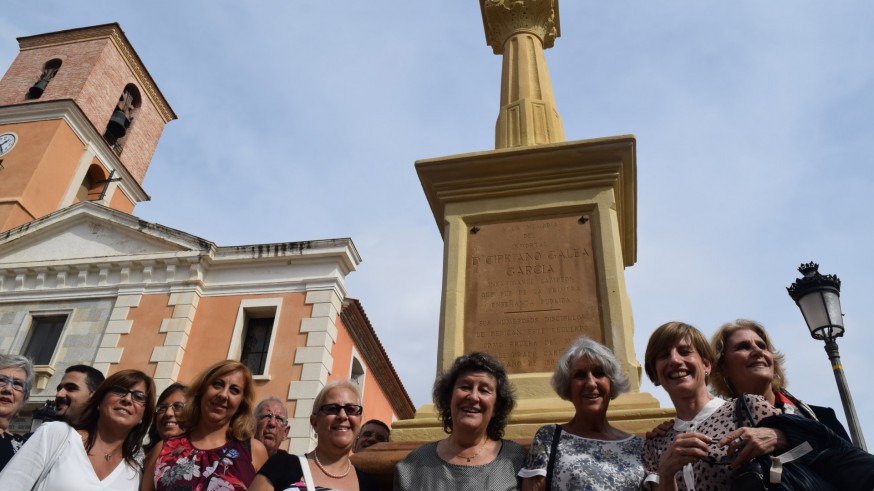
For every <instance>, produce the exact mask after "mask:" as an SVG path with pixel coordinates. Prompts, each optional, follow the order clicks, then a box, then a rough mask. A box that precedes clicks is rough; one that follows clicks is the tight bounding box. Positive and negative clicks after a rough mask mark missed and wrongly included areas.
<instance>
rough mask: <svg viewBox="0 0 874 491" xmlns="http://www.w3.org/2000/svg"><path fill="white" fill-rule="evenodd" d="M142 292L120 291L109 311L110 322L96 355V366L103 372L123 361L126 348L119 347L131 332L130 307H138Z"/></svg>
mask: <svg viewBox="0 0 874 491" xmlns="http://www.w3.org/2000/svg"><path fill="white" fill-rule="evenodd" d="M142 298H143V295H142V293H126V294H125V293H119V295H118V297H116V300H115V305H114V306H113V308H112V311H111V312H110V313H109V322H107V323H106V330H105V331H104V334H103V338H101V340H100V347H99V348H97V355H96V356H95V357H94V368H96V369H98V370H100V371H101V372H103V373H109V369H110V368H111V366H112V365H113V364H115V363H118V362H119V361H121V357H122V355H123V354H124V348H122V347H119V346H118V344H119V342H120V341H121V336H123V335H125V334H130V330H131V328H132V327H133V321H130V320H128V315H129V314H130V309H132V308H137V307H138V306H139V305H140V300H142Z"/></svg>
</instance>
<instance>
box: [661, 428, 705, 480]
mask: <svg viewBox="0 0 874 491" xmlns="http://www.w3.org/2000/svg"><path fill="white" fill-rule="evenodd" d="M712 441H713V439H712V438H710V437H709V436H707V435H705V434H703V433H694V432H689V433H681V434H679V435H677V438H675V439H674V441H673V442H671V446H670V447H668V449H667V450H665V451H664V452H663V453H662V457H661V461H660V462H659V475H660V476H661V479H665V478H669V479H673V478H674V475H675V474H676V473H677V472H679V471H680V469H682V468H683V466H684V465H686V464H691V463H692V462H695V461H697V460H699V459H703V458H704V457H707V453H708V446H709V445H710V442H712Z"/></svg>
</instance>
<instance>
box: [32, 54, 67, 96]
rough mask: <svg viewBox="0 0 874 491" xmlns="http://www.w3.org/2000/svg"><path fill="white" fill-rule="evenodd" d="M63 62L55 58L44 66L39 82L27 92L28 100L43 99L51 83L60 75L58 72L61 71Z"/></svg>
mask: <svg viewBox="0 0 874 491" xmlns="http://www.w3.org/2000/svg"><path fill="white" fill-rule="evenodd" d="M62 63H63V62H62V61H61V60H60V59H58V58H54V59H51V60H49V61H47V62H46V64H45V65H43V69H42V74H41V75H40V76H39V80H37V81H36V83H34V84H33V85H32V86H31V87H30V89H28V90H27V98H28V99H39V98H40V97H42V94H43V92H45V90H46V87H48V86H49V82H51V81H52V79H53V78H55V75H57V74H58V70H60V69H61V64H62Z"/></svg>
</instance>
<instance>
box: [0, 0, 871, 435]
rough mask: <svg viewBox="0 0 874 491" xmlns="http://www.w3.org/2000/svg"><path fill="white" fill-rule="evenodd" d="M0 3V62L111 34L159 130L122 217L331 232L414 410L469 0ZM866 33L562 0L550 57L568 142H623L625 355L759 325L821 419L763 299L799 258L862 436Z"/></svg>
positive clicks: (742, 6)
mask: <svg viewBox="0 0 874 491" xmlns="http://www.w3.org/2000/svg"><path fill="white" fill-rule="evenodd" d="M6 3H7V4H8V6H7V11H8V12H12V14H10V15H7V16H4V18H3V19H0V66H2V67H3V69H4V70H5V67H7V66H8V65H9V63H11V61H12V59H13V58H14V56H15V55H16V53H17V51H18V49H17V43H16V42H15V37H17V36H25V35H33V34H39V33H44V32H50V31H55V30H61V29H68V28H73V27H81V26H86V25H93V24H100V23H106V22H119V23H120V24H121V26H122V28H123V29H124V30H125V32H126V34H127V36H128V38H129V39H130V41H131V42H132V44H133V45H134V48H135V49H136V50H137V52H138V53H139V54H140V57H141V58H142V60H143V61H144V63H145V64H146V66H147V67H148V69H149V71H150V72H151V74H152V76H153V77H154V79H155V80H156V81H157V83H158V85H159V86H160V87H161V89H162V91H163V93H164V95H165V96H166V97H167V99H168V100H169V101H170V104H171V105H172V106H173V108H174V109H175V111H176V113H177V114H178V115H179V120H178V121H174V122H172V123H170V124H169V125H168V126H167V127H166V129H165V132H164V135H163V137H162V140H161V143H160V145H159V146H158V151H157V152H156V153H155V156H154V159H153V161H152V166H151V168H150V170H149V173H148V174H147V177H146V181H145V188H146V191H147V192H148V193H150V194H151V196H152V201H151V202H147V203H142V204H140V205H139V206H138V207H137V209H136V215H138V216H140V217H141V218H143V219H145V220H149V221H154V222H158V223H161V224H164V225H167V226H170V227H174V228H177V229H181V230H184V231H186V232H189V233H192V234H195V235H198V236H200V237H203V238H205V239H207V240H210V241H213V242H215V243H217V244H219V245H240V244H253V243H267V242H286V241H300V240H313V239H324V238H336V237H351V238H352V239H353V241H354V242H355V244H356V246H357V247H358V249H359V251H360V252H361V255H362V257H363V258H364V263H363V264H362V265H361V267H360V269H359V270H358V271H357V272H355V273H353V274H352V275H351V276H350V277H349V279H348V287H349V293H350V295H351V296H353V297H356V298H359V299H361V301H362V303H363V305H364V307H365V309H366V310H367V313H368V315H369V317H370V320H371V321H372V323H373V324H374V326H375V327H376V329H377V332H378V333H379V335H380V338H381V339H382V342H383V344H384V346H385V348H386V350H387V351H388V353H389V356H390V357H391V359H392V361H393V362H394V365H395V367H396V368H397V371H398V372H399V373H400V374H401V377H402V379H403V381H404V383H405V385H406V387H407V390H408V391H409V392H410V394H411V396H412V397H413V400H414V402H415V403H416V405H421V404H424V403H426V402H427V401H428V398H429V392H430V385H431V382H432V380H433V376H434V368H435V366H436V345H437V329H438V326H437V324H438V318H439V307H440V290H441V285H440V282H441V274H442V273H441V268H442V241H441V239H440V235H439V233H438V230H437V227H436V225H435V223H434V219H433V217H432V216H431V212H430V210H429V208H428V205H427V202H426V200H425V197H424V194H423V193H422V190H421V186H420V184H419V181H418V178H417V177H416V174H415V170H414V167H413V163H414V162H415V161H416V160H417V159H424V158H431V157H439V156H446V155H452V154H457V153H465V152H472V151H481V150H489V149H492V148H494V123H495V119H496V117H497V114H498V96H499V82H500V70H501V65H500V61H501V60H500V57H498V56H495V55H493V54H492V52H491V48H489V47H487V46H486V45H485V37H484V34H483V31H482V22H481V18H480V13H479V7H478V5H477V2H476V1H474V0H467V1H460V0H454V1H445V2H387V1H386V2H349V1H346V2H327V1H324V0H293V1H292V0H285V1H279V0H263V1H258V2H254V1H253V2H229V1H224V0H209V1H207V0H201V1H193V0H189V1H174V2H169V1H162V0H160V1H151V2H118V1H113V2H105V1H96V0H94V1H92V0H87V1H86V0H44V1H43V2H40V4H39V7H36V4H34V3H33V2H30V1H22V0H6ZM872 25H874V4H871V3H870V2H865V1H862V0H850V1H844V2H838V3H835V2H831V3H824V2H811V1H806V0H801V1H788V0H775V1H770V2H761V1H751V0H738V1H735V2H713V1H691V0H687V1H673V2H657V1H638V2H631V1H619V2H592V1H583V0H571V1H569V0H564V1H563V2H562V3H561V32H562V36H561V37H560V38H559V39H558V40H557V41H556V45H555V48H553V49H551V50H548V51H547V53H546V56H547V61H548V64H549V70H550V75H551V77H552V82H553V88H554V91H555V95H556V102H557V105H558V109H559V112H560V113H561V116H562V119H563V122H564V127H565V134H566V136H567V139H568V140H581V139H588V138H596V137H604V136H613V135H622V134H634V135H635V136H636V137H637V164H638V181H637V184H638V231H637V232H638V250H639V256H638V263H637V264H636V265H634V266H633V267H630V268H628V269H627V270H626V280H627V284H628V290H629V295H630V297H631V302H632V308H633V311H634V318H635V336H634V339H635V345H636V349H637V354H638V359H642V357H643V350H644V346H645V344H646V340H647V337H648V335H649V333H650V332H652V330H653V329H654V328H655V327H657V326H658V325H660V324H662V323H664V322H666V321H669V320H684V321H687V322H689V323H692V324H694V325H696V326H698V327H699V328H701V330H702V331H704V332H705V334H708V335H709V334H710V333H712V332H713V331H714V330H715V329H716V328H717V327H718V326H719V325H720V324H721V323H723V322H726V321H729V320H732V319H735V318H739V317H742V318H751V319H756V320H758V321H760V322H762V323H763V324H764V325H766V326H767V327H768V328H769V330H770V332H771V333H772V335H773V337H774V339H775V343H776V344H777V346H778V348H780V349H781V350H782V351H783V352H784V353H785V354H786V358H787V371H788V375H789V388H790V390H792V391H793V392H794V393H795V394H796V395H797V396H799V397H800V398H802V399H804V400H806V401H809V402H811V403H814V404H819V405H827V406H831V407H833V408H835V410H837V411H838V413H839V415H842V414H843V411H842V409H841V403H840V399H839V397H838V393H837V389H836V388H835V383H834V378H833V376H832V374H831V373H830V372H831V371H830V368H829V363H828V359H827V358H826V355H825V352H824V350H823V344H822V343H821V342H818V341H814V340H812V339H811V338H810V337H809V335H808V334H807V331H806V328H805V326H804V322H803V319H802V317H801V315H800V313H799V311H798V309H797V307H796V306H795V304H794V302H792V300H791V299H790V298H789V297H788V295H787V294H786V291H785V287H786V286H788V285H789V284H790V283H791V282H792V281H793V280H794V279H795V278H796V277H797V272H796V269H795V268H797V266H798V265H799V264H800V263H801V262H807V261H811V260H813V261H817V262H819V263H820V264H821V268H820V269H821V271H823V272H825V273H835V274H837V275H839V276H840V277H841V279H842V281H843V287H842V288H843V294H842V304H843V310H844V313H845V323H846V325H847V334H846V335H845V337H844V338H842V339H841V340H839V343H840V346H841V354H842V360H843V363H844V367H845V369H846V372H847V378H848V380H849V383H850V386H851V388H852V390H853V397H854V398H855V401H856V405H857V412H858V414H859V416H860V419H861V422H862V425H863V428H864V429H865V430H866V436H867V440H868V442H869V443H871V444H874V393H872V391H871V390H870V389H869V387H870V386H869V385H868V384H866V383H865V382H864V381H865V380H866V379H867V375H866V374H870V373H872V372H874V357H872V356H871V355H870V350H871V349H872V346H874V329H872V326H874V313H872V312H871V304H869V303H867V302H868V301H870V300H865V298H868V295H870V294H871V292H874V279H872V269H874V268H872V254H871V242H872V240H871V239H872V232H874V217H872V214H871V211H872V204H874V196H872V195H874V193H872V183H874V165H872V157H871V156H870V151H869V148H868V146H869V142H871V141H874V138H872V137H874V63H872V62H871V54H872V53H874V30H872V29H871V26H872ZM644 389H645V390H647V391H649V392H651V393H653V394H654V395H656V396H657V397H659V399H660V400H662V401H664V402H663V404H668V399H667V398H666V397H665V395H664V394H663V392H662V391H661V390H660V389H658V388H654V387H652V386H651V385H649V384H647V385H646V386H645V387H644Z"/></svg>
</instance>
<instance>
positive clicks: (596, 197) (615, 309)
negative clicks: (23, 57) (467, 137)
mask: <svg viewBox="0 0 874 491" xmlns="http://www.w3.org/2000/svg"><path fill="white" fill-rule="evenodd" d="M480 9H481V12H482V18H483V26H484V28H485V34H486V41H487V43H488V45H489V46H491V47H492V49H493V50H494V53H495V54H499V55H502V56H503V66H502V74H501V105H500V113H499V115H498V120H497V124H496V129H495V147H496V149H495V150H492V151H485V152H477V153H470V154H463V155H452V156H448V157H441V158H435V159H427V160H420V161H418V162H416V170H417V172H418V174H419V179H420V180H421V182H422V187H423V189H424V191H425V195H426V196H427V198H428V203H429V204H430V206H431V211H432V213H433V215H434V218H435V220H436V222H437V226H438V228H439V229H440V232H441V234H442V236H443V240H444V277H443V294H442V305H441V317H440V338H439V346H438V350H439V352H438V358H437V370H438V371H440V370H443V369H445V368H448V367H449V366H450V365H451V364H452V362H453V360H454V359H455V358H456V357H457V356H459V355H462V354H464V353H469V352H472V351H485V352H488V353H490V354H492V355H494V356H496V357H497V358H498V359H500V360H501V361H502V362H503V363H504V364H505V365H506V367H507V369H508V372H509V373H510V374H511V375H510V378H511V380H512V382H513V385H514V387H515V388H516V392H517V396H518V400H519V404H518V406H517V409H516V410H515V411H514V412H513V415H512V416H511V421H510V424H509V426H508V427H507V430H506V434H507V436H508V437H509V438H517V439H526V438H531V437H532V436H533V435H534V432H535V431H536V430H537V428H539V427H540V426H541V425H543V424H547V423H554V422H564V421H568V420H570V418H571V416H572V415H573V406H572V405H571V404H570V403H568V402H566V401H562V400H560V399H559V398H558V397H557V396H556V395H555V393H554V392H553V390H552V388H551V386H550V383H549V380H550V378H551V376H552V372H553V370H554V368H555V364H556V361H557V360H558V358H559V357H560V356H561V354H562V353H563V352H564V350H565V348H566V347H567V346H568V345H569V344H570V342H571V341H572V340H573V339H575V338H576V337H578V336H580V335H587V336H589V337H591V338H593V339H595V340H597V341H599V342H601V343H604V344H605V345H607V346H609V347H610V348H612V349H613V351H614V352H615V353H616V356H617V358H618V359H619V361H620V363H621V364H622V367H623V368H624V369H625V371H626V373H627V374H628V375H629V377H630V379H631V386H632V390H631V393H629V394H625V395H623V396H621V397H620V398H618V399H617V400H615V401H613V402H612V403H611V405H610V412H609V417H610V421H611V423H613V424H615V425H616V426H617V427H619V428H622V429H624V430H626V431H630V432H642V431H646V430H649V429H651V428H652V427H653V426H655V424H657V423H658V422H659V421H661V420H663V419H665V418H667V417H671V416H672V415H673V413H672V411H671V410H666V409H660V408H659V404H658V402H657V400H656V399H655V398H654V397H653V396H652V395H650V394H647V393H644V392H641V391H640V378H641V368H640V364H639V363H638V361H637V358H636V356H635V353H634V345H633V339H632V334H633V321H632V316H631V304H630V301H629V298H628V294H627V292H626V289H625V278H624V268H626V267H629V266H632V265H633V264H634V263H635V261H636V259H637V237H636V225H637V224H636V219H637V208H636V207H637V204H636V195H637V191H636V185H637V183H636V156H635V145H636V140H635V138H634V136H631V135H624V136H615V137H607V138H598V139H591V140H579V141H570V142H566V141H564V129H563V127H562V123H561V118H560V116H559V113H558V110H557V109H556V105H555V97H554V95H553V92H552V84H551V82H550V79H549V73H548V71H547V68H546V60H545V58H544V49H545V48H550V47H552V46H553V44H554V42H555V39H556V38H557V37H559V35H560V30H559V29H560V27H559V8H558V0H480ZM443 436H445V435H444V433H443V430H442V426H441V424H440V423H439V422H438V420H437V418H436V414H435V412H434V408H433V405H430V404H429V405H425V406H423V407H421V408H420V409H419V410H418V412H417V414H416V417H415V418H414V419H412V420H404V421H397V422H395V424H394V426H393V432H392V440H394V441H428V440H436V439H439V438H442V437H443Z"/></svg>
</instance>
